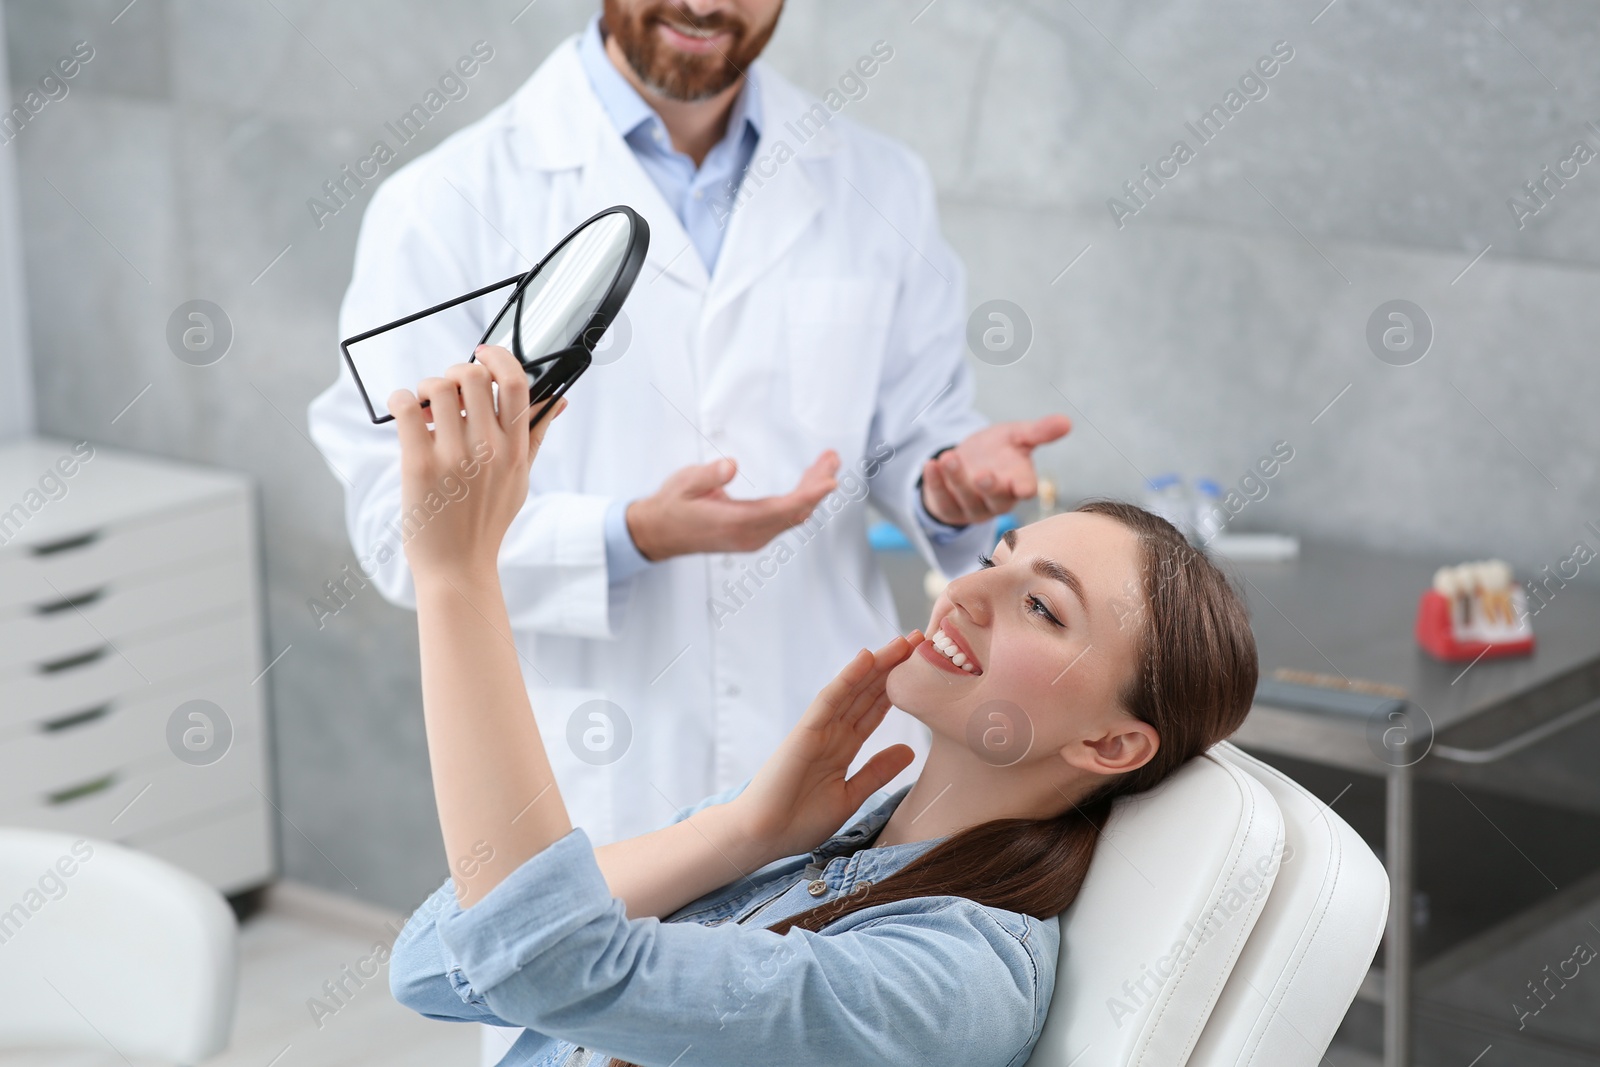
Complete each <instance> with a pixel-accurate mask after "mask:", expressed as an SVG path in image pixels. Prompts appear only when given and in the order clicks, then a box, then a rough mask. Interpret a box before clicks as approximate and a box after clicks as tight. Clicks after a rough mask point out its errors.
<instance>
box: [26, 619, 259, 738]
mask: <svg viewBox="0 0 1600 1067" xmlns="http://www.w3.org/2000/svg"><path fill="white" fill-rule="evenodd" d="M254 633H255V630H254V626H253V625H252V620H250V619H248V618H247V617H246V616H245V615H244V614H243V613H242V612H238V611H235V612H231V613H227V614H221V615H213V616H209V617H208V616H201V617H199V618H196V619H192V620H190V621H189V624H188V625H187V626H185V627H183V628H181V629H180V628H177V627H174V628H172V629H170V630H167V631H164V632H162V633H159V634H142V635H139V636H137V637H130V638H128V639H126V640H124V641H118V642H117V643H116V646H115V647H112V646H111V645H110V644H105V643H102V644H100V645H98V646H96V647H95V648H93V649H90V650H88V651H86V652H84V653H82V654H81V655H80V656H79V657H78V658H77V659H75V660H69V661H64V662H63V661H57V662H56V663H55V664H52V665H51V669H49V670H39V669H35V671H34V672H33V673H31V674H23V675H11V676H7V677H0V730H4V729H6V728H8V727H13V726H17V725H20V724H23V723H30V722H38V721H40V720H42V719H52V718H55V717H57V716H61V715H66V714H69V713H72V712H76V711H82V710H83V709H85V708H92V707H94V706H96V705H98V704H101V703H104V702H105V701H108V700H115V699H118V698H120V697H124V696H138V695H140V692H141V691H142V690H146V689H148V688H149V687H150V686H152V685H161V684H162V683H165V682H174V681H177V680H179V679H183V678H195V677H199V676H203V675H210V674H215V673H217V672H218V671H219V670H232V671H233V672H234V673H236V674H237V675H239V676H242V677H243V678H244V680H245V681H246V682H250V681H252V680H253V679H254V677H255V671H253V670H252V669H251V668H252V666H253V665H254V664H255V663H256V661H257V659H258V656H257V654H256V650H255V649H254V648H252V647H251V644H250V643H251V642H252V641H253V640H254Z"/></svg>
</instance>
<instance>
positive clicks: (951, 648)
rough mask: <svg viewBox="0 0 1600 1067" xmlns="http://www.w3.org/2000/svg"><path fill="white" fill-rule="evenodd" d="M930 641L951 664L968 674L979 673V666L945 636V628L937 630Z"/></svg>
mask: <svg viewBox="0 0 1600 1067" xmlns="http://www.w3.org/2000/svg"><path fill="white" fill-rule="evenodd" d="M928 640H930V641H932V642H933V647H934V648H936V649H938V650H939V651H940V652H943V653H944V655H945V658H947V659H948V660H949V661H950V662H951V663H954V664H955V665H956V666H957V667H960V668H961V669H962V670H964V671H966V672H967V673H968V674H977V673H978V668H977V666H976V665H975V664H973V663H972V662H971V661H969V660H968V659H967V654H966V653H965V652H962V651H961V650H960V649H959V648H957V647H956V643H955V642H954V641H952V640H950V638H949V637H947V636H946V635H945V632H944V629H943V627H941V628H940V629H938V630H935V631H934V632H933V636H932V637H930V638H928Z"/></svg>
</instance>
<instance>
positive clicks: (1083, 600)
mask: <svg viewBox="0 0 1600 1067" xmlns="http://www.w3.org/2000/svg"><path fill="white" fill-rule="evenodd" d="M1000 540H1002V541H1004V542H1005V544H1006V547H1007V548H1009V549H1010V550H1011V551H1013V552H1015V551H1016V550H1017V531H1016V528H1015V527H1012V528H1011V529H1009V530H1007V531H1006V532H1005V533H1004V534H1003V535H1002V536H1001V538H1000ZM1033 573H1035V574H1037V575H1038V576H1039V577H1041V578H1047V579H1049V580H1050V581H1052V582H1060V583H1061V584H1062V585H1064V586H1066V587H1067V588H1068V589H1070V590H1072V595H1073V596H1075V597H1077V598H1078V603H1079V604H1082V605H1083V610H1084V612H1085V613H1086V614H1087V613H1088V611H1089V598H1088V597H1086V596H1084V595H1083V583H1082V582H1081V581H1079V580H1078V576H1077V575H1076V574H1073V573H1072V572H1071V571H1069V570H1067V568H1065V567H1063V566H1062V565H1061V564H1059V563H1057V562H1056V561H1055V560H1053V559H1046V558H1045V557H1044V556H1039V557H1037V558H1036V559H1035V560H1034V561H1033Z"/></svg>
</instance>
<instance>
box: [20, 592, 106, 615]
mask: <svg viewBox="0 0 1600 1067" xmlns="http://www.w3.org/2000/svg"><path fill="white" fill-rule="evenodd" d="M105 595H106V587H105V586H103V585H102V586H101V587H100V588H99V589H91V590H89V591H88V592H87V593H79V594H78V595H77V596H64V597H62V598H61V599H60V600H52V601H50V602H49V603H47V604H35V605H34V606H33V613H34V614H35V615H54V614H55V613H56V612H58V611H66V610H67V609H68V608H81V607H83V606H85V605H87V604H93V603H94V602H95V601H96V600H99V599H100V598H101V597H103V596H105Z"/></svg>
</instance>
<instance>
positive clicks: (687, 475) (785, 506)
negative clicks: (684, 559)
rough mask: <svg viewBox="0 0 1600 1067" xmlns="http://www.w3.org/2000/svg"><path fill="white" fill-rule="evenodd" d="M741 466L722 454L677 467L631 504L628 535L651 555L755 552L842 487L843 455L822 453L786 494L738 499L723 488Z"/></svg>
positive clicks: (662, 557)
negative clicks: (657, 486)
mask: <svg viewBox="0 0 1600 1067" xmlns="http://www.w3.org/2000/svg"><path fill="white" fill-rule="evenodd" d="M737 471H738V467H737V466H736V465H735V464H734V461H733V460H731V459H719V460H717V461H716V462H715V463H705V464H700V465H697V466H693V467H684V468H683V469H682V470H678V471H674V472H673V473H672V474H671V475H669V476H668V477H667V480H666V481H665V482H663V483H661V488H660V489H658V490H656V492H655V493H654V494H652V495H651V496H647V497H644V498H642V499H639V500H635V501H634V502H633V503H632V504H629V505H628V509H627V511H626V512H625V517H626V519H627V522H628V534H629V535H630V536H631V537H632V538H633V543H634V544H635V545H637V546H638V548H639V552H640V553H641V554H642V555H643V556H644V558H645V559H648V560H663V559H668V558H670V557H672V556H686V555H689V554H691V553H695V552H754V551H755V550H756V549H758V548H760V547H761V546H762V545H765V544H766V543H767V542H768V541H771V540H772V539H773V538H774V537H776V536H778V535H779V534H780V533H782V532H783V531H785V530H787V529H788V528H789V527H791V526H798V525H799V524H800V523H802V522H804V521H805V520H806V518H807V517H808V516H809V515H810V514H811V513H812V511H814V510H816V506H817V505H818V504H820V503H822V498H823V497H825V496H827V495H828V494H829V493H831V492H833V491H834V489H835V488H837V487H838V484H839V483H838V481H837V480H836V479H835V478H834V475H835V474H837V473H838V471H839V454H838V453H837V452H834V451H832V450H831V449H830V450H829V451H827V452H824V453H823V454H822V455H820V456H818V457H817V458H816V460H815V462H813V463H812V464H811V466H810V467H807V468H806V471H805V473H804V474H802V475H801V476H800V484H799V485H797V486H795V487H794V488H793V489H792V490H790V491H789V492H787V493H784V494H783V495H782V496H767V497H760V498H759V499H756V500H734V499H733V498H732V497H730V496H728V494H727V493H726V492H725V491H724V489H725V487H726V486H727V484H728V483H729V482H731V481H732V480H733V476H734V474H735V473H736V472H737Z"/></svg>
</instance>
